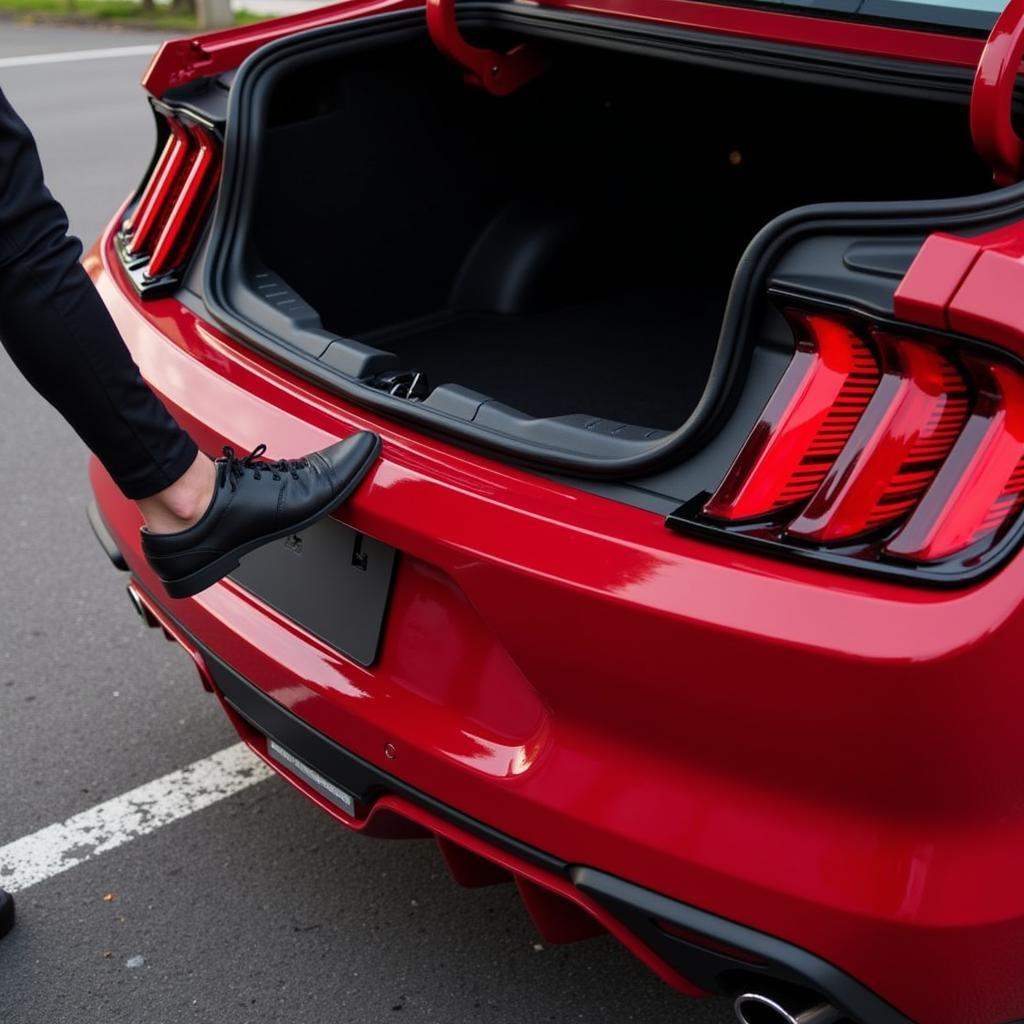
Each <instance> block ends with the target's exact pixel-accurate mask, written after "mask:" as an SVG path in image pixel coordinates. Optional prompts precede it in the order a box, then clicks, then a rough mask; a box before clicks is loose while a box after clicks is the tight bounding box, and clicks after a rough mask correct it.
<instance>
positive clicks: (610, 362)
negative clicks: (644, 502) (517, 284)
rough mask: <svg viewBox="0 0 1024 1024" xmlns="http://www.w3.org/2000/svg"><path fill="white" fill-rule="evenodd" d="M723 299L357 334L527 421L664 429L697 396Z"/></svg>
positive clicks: (457, 318)
mask: <svg viewBox="0 0 1024 1024" xmlns="http://www.w3.org/2000/svg"><path fill="white" fill-rule="evenodd" d="M722 301H724V296H723V297H722V299H721V300H719V301H715V300H714V299H712V298H709V297H708V296H707V295H704V296H701V297H698V296H696V295H690V296H685V295H684V296H681V295H680V294H679V293H678V292H673V291H669V290H661V289H657V290H655V289H644V290H637V291H633V292H630V293H627V294H622V295H617V296H613V297H611V298H609V299H608V300H606V301H604V302H601V303H587V304H580V305H573V306H564V307H562V308H559V309H554V310H546V311H544V312H538V313H521V314H519V315H516V316H508V315H502V314H496V313H470V312H466V313H458V312H456V313H452V314H450V315H448V316H445V317H441V318H431V319H430V320H428V321H426V322H422V323H421V324H420V326H418V327H417V326H415V325H406V326H405V327H404V328H398V329H396V330H395V331H394V332H393V333H391V332H375V334H374V336H373V337H372V339H370V338H366V337H363V338H360V339H359V340H361V341H368V342H371V343H372V344H374V345H379V346H380V347H382V348H386V349H388V350H389V351H391V352H394V353H396V354H397V355H398V357H399V360H400V362H401V363H402V365H403V366H407V367H410V368H412V367H414V368H416V369H420V370H424V371H425V372H426V373H427V375H428V376H429V378H430V382H431V384H432V385H435V386H436V385H439V384H446V383H457V384H462V385H464V386H466V387H469V388H471V389H473V390H474V391H480V392H483V393H484V394H488V395H494V396H500V398H501V400H502V401H504V402H508V403H510V404H513V405H515V407H516V408H518V409H521V410H522V411H523V412H526V413H529V414H530V415H533V416H538V417H541V416H562V415H569V414H572V413H579V412H585V413H587V414H588V415H593V416H600V417H602V418H605V419H610V420H620V421H622V422H624V423H633V424H637V425H641V426H645V427H653V428H657V429H661V430H672V429H675V428H676V427H678V426H679V424H680V423H682V422H683V420H685V419H686V417H687V416H688V415H689V413H690V412H691V411H692V409H693V407H694V406H695V405H696V404H697V401H698V400H699V399H700V396H701V393H702V391H703V390H704V385H705V383H706V381H707V374H708V369H709V367H710V363H711V358H712V356H713V355H714V344H713V339H714V338H715V330H716V327H717V324H718V321H719V320H720V318H721V304H722Z"/></svg>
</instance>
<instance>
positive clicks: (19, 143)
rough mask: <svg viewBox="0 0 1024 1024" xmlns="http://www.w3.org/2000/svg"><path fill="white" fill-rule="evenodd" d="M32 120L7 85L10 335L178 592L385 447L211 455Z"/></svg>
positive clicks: (18, 358)
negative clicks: (122, 320) (284, 455)
mask: <svg viewBox="0 0 1024 1024" xmlns="http://www.w3.org/2000/svg"><path fill="white" fill-rule="evenodd" d="M67 231H68V221H67V216H66V214H65V213H64V209H63V207H62V206H61V205H60V204H59V203H58V202H57V201H56V200H55V199H54V198H53V196H51V195H50V193H49V191H48V190H47V189H46V186H45V185H44V183H43V172H42V168H41V166H40V163H39V156H38V153H37V152H36V146H35V142H34V140H33V138H32V135H31V132H30V131H29V130H28V127H27V126H26V125H25V123H24V122H23V121H22V120H21V118H20V117H18V115H17V114H16V113H15V112H14V109H13V108H12V107H11V105H10V104H9V103H8V102H7V100H6V98H5V97H4V95H3V93H2V92H0V340H2V342H3V344H4V346H5V348H6V349H7V351H8V352H9V353H10V355H11V358H12V359H13V360H14V362H15V364H16V365H17V366H18V368H19V369H20V370H21V372H22V373H23V374H24V375H25V377H26V378H27V379H28V381H29V383H31V384H32V385H33V386H34V387H35V388H36V390H37V391H39V393H40V394H42V395H43V397H44V398H46V399H48V400H49V401H50V403H51V404H52V405H53V406H54V407H55V408H56V409H57V411H58V412H60V413H61V414H62V415H63V416H64V418H65V419H66V420H67V421H68V422H69V423H70V424H71V426H72V427H73V428H74V429H75V431H76V432H77V433H78V435H79V437H81V438H82V440H83V441H85V443H86V444H87V445H88V447H89V448H90V449H91V450H92V451H93V452H94V453H95V454H96V456H97V457H98V458H99V460H100V461H101V462H102V463H103V465H104V466H105V467H106V468H107V470H108V472H109V473H110V475H111V476H112V477H113V479H114V480H115V482H116V483H117V485H118V486H119V487H120V488H121V490H122V492H123V493H124V494H125V496H126V497H128V498H130V499H132V500H133V501H135V502H136V503H137V504H138V507H139V509H140V511H141V512H142V516H143V519H144V522H145V524H146V527H145V529H144V530H143V534H142V550H143V553H144V554H145V556H146V558H147V560H148V561H149V563H150V565H151V566H152V567H153V568H154V570H155V571H156V572H157V574H158V575H159V577H160V579H161V580H162V582H163V584H164V587H165V589H166V590H167V591H168V593H170V594H171V595H172V596H174V597H186V596H190V595H192V594H195V593H198V592H199V591H200V590H202V589H204V588H205V587H208V586H210V585H211V584H213V583H215V582H216V581H217V580H219V579H221V578H222V577H223V576H224V575H226V574H227V573H229V572H231V571H232V569H234V568H235V566H236V565H237V564H238V560H239V558H241V557H242V555H244V554H245V553H246V552H248V551H250V550H252V549H253V548H255V547H258V546H259V545H261V544H265V543H267V542H268V541H271V540H274V539H275V538H277V537H281V536H287V534H289V533H292V532H294V531H295V530H301V529H305V528H306V527H308V526H311V525H312V524H313V523H314V522H316V520H318V519H319V518H321V517H322V516H325V515H327V514H328V513H329V512H331V511H332V510H333V509H335V508H337V507H338V505H340V504H341V502H343V501H344V500H345V499H346V498H347V497H348V496H349V495H350V494H351V493H352V491H353V490H354V489H355V487H356V486H357V485H358V484H359V482H360V480H361V479H362V478H363V476H364V475H365V474H366V472H367V471H368V470H369V468H370V466H371V465H372V464H373V462H374V460H375V459H376V457H377V453H378V451H379V450H380V440H379V438H377V436H376V435H374V434H370V433H367V432H365V431H364V432H361V433H359V434H356V435H354V436H353V437H350V438H348V439H347V440H346V441H343V442H339V443H338V444H334V445H331V446H329V447H328V448H325V449H323V450H322V451H320V452H313V453H312V454H310V455H308V456H306V457H305V458H302V459H297V460H293V461H289V462H275V463H268V462H265V461H263V460H260V459H259V458H257V457H256V456H257V455H258V454H260V453H262V451H263V450H264V449H265V446H263V445H261V446H259V447H258V449H257V451H255V452H254V453H253V454H252V455H249V456H246V457H245V458H241V459H239V458H237V457H235V454H234V452H233V451H232V450H231V449H225V452H224V454H225V457H224V458H223V459H218V460H217V463H216V464H214V463H213V462H211V461H210V460H209V459H208V458H207V457H206V456H205V455H203V454H201V453H200V452H199V449H198V447H197V446H196V444H195V442H194V441H193V440H192V439H191V438H190V437H189V436H188V434H186V433H185V431H183V430H182V429H181V428H180V427H179V426H178V424H177V423H176V422H175V421H174V419H173V417H172V416H171V414H170V413H169V412H168V411H167V409H166V408H165V407H164V405H163V403H162V402H161V401H160V400H159V399H158V398H157V396H156V395H155V394H154V393H153V392H152V391H151V390H150V389H149V387H148V386H147V385H146V383H145V382H144V381H143V379H142V376H141V375H140V373H139V370H138V367H137V366H136V365H135V363H134V361H133V360H132V358H131V354H130V353H129V352H128V349H127V348H126V347H125V345H124V342H123V341H122V339H121V336H120V334H119V333H118V331H117V328H116V326H115V324H114V322H113V320H112V319H111V317H110V314H109V313H108V312H107V309H106V307H105V306H104V304H103V302H102V300H101V299H100V297H99V295H98V294H97V292H96V290H95V288H94V287H93V285H92V282H91V281H90V280H89V277H88V275H87V274H86V273H85V271H84V270H83V269H82V268H81V266H80V265H79V263H78V259H79V257H80V255H81V251H82V249H81V245H80V244H79V243H78V241H77V240H76V239H74V238H71V237H69V236H68V233H67Z"/></svg>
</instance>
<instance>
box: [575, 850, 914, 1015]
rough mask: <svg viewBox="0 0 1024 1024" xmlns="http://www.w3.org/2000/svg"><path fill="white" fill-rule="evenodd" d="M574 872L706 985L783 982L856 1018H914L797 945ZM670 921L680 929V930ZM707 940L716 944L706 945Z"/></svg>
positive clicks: (725, 988)
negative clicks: (805, 990) (671, 930)
mask: <svg viewBox="0 0 1024 1024" xmlns="http://www.w3.org/2000/svg"><path fill="white" fill-rule="evenodd" d="M570 876H571V878H572V880H573V882H574V884H575V885H576V886H577V887H578V888H579V889H580V890H581V891H583V892H585V893H586V894H587V895H588V896H590V897H592V898H593V899H594V900H596V901H597V902H598V903H600V904H601V906H603V907H604V908H605V909H606V910H608V911H609V912H610V913H612V914H613V915H614V916H615V917H616V918H617V919H618V920H619V921H621V922H622V923H623V924H624V925H625V926H626V927H627V928H629V930H630V931H631V932H633V933H634V934H635V935H636V936H638V937H639V938H640V939H642V940H643V941H644V943H645V944H646V945H648V946H650V947H651V949H653V950H654V951H655V952H656V953H657V954H658V955H659V956H660V957H661V958H662V959H663V960H665V961H666V962H667V963H668V964H670V965H671V966H672V967H674V968H675V969H676V970H678V971H679V973H680V974H682V975H683V976H684V977H686V978H688V979H689V980H690V981H692V982H694V983H695V984H697V985H700V986H701V987H702V988H705V989H707V990H708V991H711V992H716V991H717V992H725V993H726V994H728V995H736V994H737V992H738V990H739V988H743V989H744V990H746V991H750V990H751V989H752V990H753V991H757V982H758V979H759V978H760V979H764V980H765V981H767V982H770V981H774V980H779V981H785V982H789V983H791V984H793V985H798V986H800V987H801V988H805V989H811V990H813V991H815V992H817V993H818V994H819V995H821V996H822V997H823V998H824V999H825V1000H827V1001H828V1002H830V1003H832V1004H833V1005H834V1006H837V1007H839V1008H840V1009H841V1010H843V1011H844V1012H845V1013H848V1014H849V1015H850V1018H851V1019H852V1020H854V1021H863V1022H864V1024H911V1021H910V1019H909V1018H908V1017H905V1016H904V1015H903V1014H902V1013H900V1012H899V1011H898V1010H897V1009H895V1008H894V1007H893V1006H891V1005H890V1004H889V1003H887V1002H885V1001H884V1000H883V999H881V998H879V997H878V996H876V995H875V994H874V993H873V992H872V991H870V990H869V989H867V988H865V987H864V986H863V985H861V984H860V982H858V981H855V980H854V979H853V978H851V977H850V976H849V975H848V974H845V973H844V972H843V971H841V970H839V968H838V967H833V966H832V964H830V963H829V962H828V961H827V960H822V959H821V957H818V956H815V955H814V954H813V953H808V952H807V951H806V950H804V949H801V948H800V947H799V946H794V945H792V944H791V943H788V942H783V941H782V940H781V939H776V938H774V937H773V936H771V935H766V934H765V933H764V932H759V931H755V930H754V929H753V928H748V927H747V926H746V925H742V924H737V923H736V922H734V921H729V920H727V919H726V918H723V917H717V916H716V915H714V914H709V913H708V912H707V911H704V910H699V909H698V908H697V907H691V906H688V905H687V904H685V903H680V902H678V901H677V900H672V899H669V898H668V897H667V896H661V895H660V894H658V893H656V892H652V891H651V890H650V889H644V888H641V887H640V886H639V885H633V884H632V883H631V882H626V881H624V880H623V879H621V878H616V877H614V876H613V875H607V874H605V873H604V872H602V871H596V870H594V869H593V868H587V867H574V868H572V870H571V871H570ZM666 926H667V927H666ZM669 927H671V928H674V929H678V931H677V932H676V934H672V932H670V931H669V930H668V928H669ZM684 936H687V937H684ZM688 936H692V941H691V939H690V938H689V937H688ZM702 939H705V940H707V941H708V942H709V943H710V944H711V945H713V947H714V948H708V946H704V945H700V943H701V940H702ZM730 950H735V953H736V955H730V952H729V951H730Z"/></svg>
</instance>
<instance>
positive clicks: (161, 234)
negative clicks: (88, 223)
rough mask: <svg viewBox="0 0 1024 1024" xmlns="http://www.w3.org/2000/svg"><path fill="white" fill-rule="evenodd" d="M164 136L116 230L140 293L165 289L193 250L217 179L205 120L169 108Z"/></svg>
mask: <svg viewBox="0 0 1024 1024" xmlns="http://www.w3.org/2000/svg"><path fill="white" fill-rule="evenodd" d="M162 116H163V117H164V119H165V121H166V126H167V137H166V140H165V142H164V145H163V149H162V150H161V153H160V156H159V157H158V158H157V161H156V163H155V164H154V166H153V169H152V171H151V173H150V175H149V177H148V179H147V181H146V183H145V184H144V186H143V188H142V191H141V193H140V195H139V198H138V201H137V202H136V203H135V204H134V207H133V209H132V210H131V212H130V213H129V215H128V216H127V217H126V218H125V220H124V223H123V224H122V226H121V231H120V232H119V234H118V236H117V248H118V251H119V253H120V255H121V259H122V262H123V263H124V265H125V268H126V269H127V270H128V272H129V274H130V275H131V277H132V280H133V281H134V282H135V284H136V286H137V287H138V288H139V290H140V291H141V292H142V294H143V295H149V294H156V293H159V292H163V291H166V290H168V288H169V287H173V285H175V284H176V283H177V279H178V276H179V275H180V272H181V271H182V270H183V268H184V267H185V265H186V264H187V262H188V259H189V257H190V256H191V255H192V251H193V248H194V246H195V241H196V238H197V237H198V234H199V231H200V229H201V228H202V226H203V224H204V223H205V220H206V215H207V213H208V212H209V209H210V205H211V204H212V202H213V198H214V195H215V194H216V191H217V185H218V183H219V181H220V169H221V154H220V143H219V141H218V139H217V137H216V136H215V135H214V133H213V131H212V130H211V129H210V128H209V127H207V126H206V125H202V124H199V123H198V122H195V121H192V120H190V119H188V118H185V117H181V116H175V115H172V114H170V113H166V114H163V115H162Z"/></svg>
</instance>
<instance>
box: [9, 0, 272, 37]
mask: <svg viewBox="0 0 1024 1024" xmlns="http://www.w3.org/2000/svg"><path fill="white" fill-rule="evenodd" d="M0 15H2V16H7V17H13V18H17V19H18V20H23V21H33V20H38V21H69V22H75V23H79V24H81V23H83V22H90V23H95V24H103V25H126V26H133V27H136V28H164V29H186V30H192V31H194V30H195V29H196V27H197V26H196V18H195V15H194V14H189V13H184V12H181V11H175V10H173V9H172V8H171V6H170V5H169V4H162V3H158V4H156V5H155V6H154V7H153V9H152V10H148V11H147V10H145V9H144V8H143V6H142V4H141V3H138V2H137V0H74V2H73V3H69V2H68V0H0ZM265 20H266V18H265V17H264V16H263V15H259V14H252V13H250V12H249V11H236V12H235V24H236V25H251V24H253V23H254V22H257V21H265Z"/></svg>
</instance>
